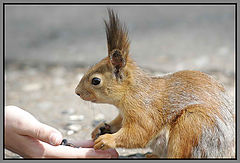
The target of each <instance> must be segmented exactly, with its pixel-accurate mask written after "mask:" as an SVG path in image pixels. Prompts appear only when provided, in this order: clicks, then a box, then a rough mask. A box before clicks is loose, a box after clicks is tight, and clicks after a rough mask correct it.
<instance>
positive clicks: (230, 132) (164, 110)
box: [75, 9, 235, 158]
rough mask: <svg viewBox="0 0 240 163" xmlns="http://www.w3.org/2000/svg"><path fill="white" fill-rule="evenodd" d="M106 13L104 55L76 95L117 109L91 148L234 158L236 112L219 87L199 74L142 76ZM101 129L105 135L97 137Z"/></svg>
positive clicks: (113, 17)
mask: <svg viewBox="0 0 240 163" xmlns="http://www.w3.org/2000/svg"><path fill="white" fill-rule="evenodd" d="M108 14H109V22H107V21H106V20H105V21H104V22H105V26H106V36H107V47H108V55H107V57H105V58H104V59H102V60H101V61H100V62H98V63H97V64H95V65H94V66H92V67H91V68H90V69H89V70H88V71H87V72H86V73H85V75H84V76H83V77H82V79H81V81H80V82H79V84H78V86H77V87H76V90H75V92H76V94H77V95H79V96H80V97H81V98H82V99H83V100H86V101H91V102H94V103H108V104H112V105H114V106H116V107H117V108H118V110H119V115H118V116H117V117H116V118H115V119H113V120H112V121H111V122H109V123H107V124H106V123H101V124H99V125H98V126H97V127H96V129H95V130H94V131H93V132H92V138H93V140H95V142H94V143H95V145H94V148H95V149H103V150H104V149H108V148H145V147H151V149H152V150H153V152H152V154H149V155H147V156H146V157H160V158H231V157H235V124H234V121H235V120H234V116H235V112H234V107H233V103H232V102H231V98H230V97H229V96H228V95H227V93H226V90H225V88H224V87H223V85H222V84H220V83H219V82H217V81H216V80H215V79H214V78H213V77H211V76H209V75H207V74H205V73H202V72H199V71H189V70H186V71H179V72H175V73H170V74H166V75H163V76H151V75H149V74H147V73H145V72H144V71H143V70H142V69H140V68H139V67H138V66H137V64H136V63H135V62H134V61H133V60H132V59H131V57H130V54H129V48H130V43H129V39H128V32H127V28H126V26H125V25H123V24H121V23H120V21H119V17H118V15H117V14H116V13H115V12H114V11H113V10H111V9H108ZM106 126H108V129H110V131H109V132H106V133H103V135H101V133H100V132H101V131H100V130H103V129H104V128H106Z"/></svg>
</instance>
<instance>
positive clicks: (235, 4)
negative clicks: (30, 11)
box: [3, 2, 238, 160]
mask: <svg viewBox="0 0 240 163" xmlns="http://www.w3.org/2000/svg"><path fill="white" fill-rule="evenodd" d="M22 4H24V5H39V4H40V5H66V4H67V5H106V4H107V5H126V6H128V5H199V4H201V5H234V6H235V30H234V31H235V36H236V37H235V57H236V58H235V90H236V92H235V113H237V3H225V2H224V3H3V107H4V106H5V6H6V5H22ZM3 115H5V109H4V108H3ZM235 117H236V118H235V124H237V114H235ZM3 118H4V117H3ZM4 126H5V121H4V120H3V133H5V128H4ZM235 131H236V132H235V135H236V136H235V140H236V142H237V128H235ZM4 140H5V134H3V148H4V150H3V160H15V159H6V158H5V142H4ZM235 151H236V152H235V158H229V159H228V158H227V159H223V160H237V157H238V155H237V144H236V146H235ZM143 159H144V158H143ZM16 160H18V159H16ZM31 160H32V159H31ZM46 160H47V159H46ZM50 160H51V159H50ZM120 160H125V159H124V158H122V159H121V158H120ZM126 160H131V158H127V159H126ZM138 160H141V159H138ZM144 160H145V159H144ZM157 160H162V159H157ZM163 160H169V159H163ZM170 160H171V159H170ZM174 160H175V159H174ZM190 160H196V159H190ZM197 160H198V159H197ZM200 160H204V159H200ZM207 160H209V159H207ZM213 160H219V159H213ZM220 160H222V159H220Z"/></svg>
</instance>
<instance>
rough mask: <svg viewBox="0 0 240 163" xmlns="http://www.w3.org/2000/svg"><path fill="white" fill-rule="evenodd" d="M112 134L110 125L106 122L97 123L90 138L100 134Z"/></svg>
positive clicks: (94, 138) (95, 137)
mask: <svg viewBox="0 0 240 163" xmlns="http://www.w3.org/2000/svg"><path fill="white" fill-rule="evenodd" d="M104 134H112V132H111V126H110V125H109V124H107V123H104V122H103V123H101V124H99V125H98V126H97V127H96V128H95V129H94V130H93V132H92V139H93V140H96V139H97V138H98V137H99V136H100V135H104Z"/></svg>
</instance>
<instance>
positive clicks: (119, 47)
mask: <svg viewBox="0 0 240 163" xmlns="http://www.w3.org/2000/svg"><path fill="white" fill-rule="evenodd" d="M108 14H109V22H107V21H104V22H105V26H106V36H107V47H108V56H107V57H106V58H104V59H103V60H101V61H100V62H98V63H97V64H95V65H94V66H92V67H91V68H90V69H89V70H88V71H87V72H86V74H85V75H84V76H83V78H82V79H81V81H80V82H79V84H78V86H77V87H76V89H75V92H76V94H77V95H79V96H80V97H81V98H82V99H83V100H87V101H92V102H97V103H110V104H116V103H117V102H118V101H120V100H121V98H122V97H123V96H124V94H125V90H126V89H127V87H128V85H129V83H130V81H131V72H132V70H133V68H134V66H135V64H134V63H133V62H132V60H131V59H130V58H129V41H128V34H127V30H126V27H125V26H124V25H122V24H121V23H120V22H119V19H118V16H117V14H115V13H114V12H113V10H110V9H108Z"/></svg>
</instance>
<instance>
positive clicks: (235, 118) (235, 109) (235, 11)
mask: <svg viewBox="0 0 240 163" xmlns="http://www.w3.org/2000/svg"><path fill="white" fill-rule="evenodd" d="M237 8H238V6H237V4H235V30H234V31H235V125H236V126H235V127H236V128H235V157H236V159H237V157H238V155H237V135H238V134H237V15H238V14H237Z"/></svg>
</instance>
